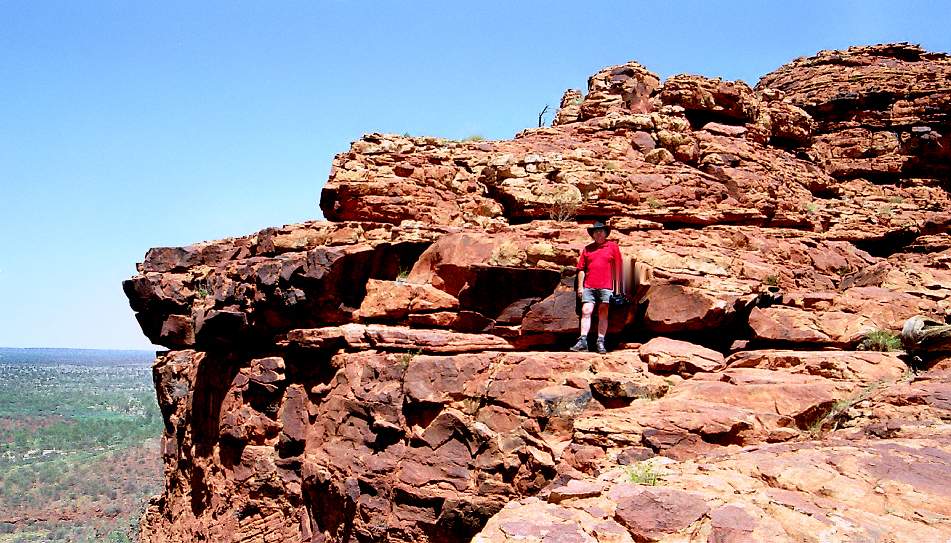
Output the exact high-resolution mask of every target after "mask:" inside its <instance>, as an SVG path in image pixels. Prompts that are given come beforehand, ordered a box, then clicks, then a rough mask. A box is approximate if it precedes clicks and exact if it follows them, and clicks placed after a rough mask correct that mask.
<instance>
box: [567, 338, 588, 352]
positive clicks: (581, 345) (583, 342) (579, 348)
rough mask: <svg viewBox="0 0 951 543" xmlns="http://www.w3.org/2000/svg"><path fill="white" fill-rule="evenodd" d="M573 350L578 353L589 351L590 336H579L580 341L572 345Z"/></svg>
mask: <svg viewBox="0 0 951 543" xmlns="http://www.w3.org/2000/svg"><path fill="white" fill-rule="evenodd" d="M571 350H572V351H574V352H576V353H586V352H588V338H583V337H581V338H578V343H575V344H574V345H572V347H571Z"/></svg>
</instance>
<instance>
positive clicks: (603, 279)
mask: <svg viewBox="0 0 951 543" xmlns="http://www.w3.org/2000/svg"><path fill="white" fill-rule="evenodd" d="M612 269H613V270H614V273H613V274H612V272H611V270H612ZM582 270H583V271H584V272H585V276H584V287H585V288H610V289H613V288H614V278H615V277H617V278H619V279H620V277H621V250H620V249H618V246H617V243H615V242H614V241H611V240H607V241H605V242H604V243H602V244H601V245H598V244H597V243H592V244H590V245H588V246H587V247H585V248H584V249H582V251H581V256H579V257H578V271H582Z"/></svg>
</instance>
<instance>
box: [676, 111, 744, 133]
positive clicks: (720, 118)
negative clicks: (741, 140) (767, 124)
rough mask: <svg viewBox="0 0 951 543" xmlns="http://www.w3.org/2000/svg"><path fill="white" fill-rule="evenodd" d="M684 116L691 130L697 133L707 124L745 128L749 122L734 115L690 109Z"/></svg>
mask: <svg viewBox="0 0 951 543" xmlns="http://www.w3.org/2000/svg"><path fill="white" fill-rule="evenodd" d="M684 115H685V116H686V117H687V121H688V122H689V123H690V128H691V129H693V130H694V131H695V132H696V131H698V130H702V129H703V127H704V125H706V124H707V123H717V124H727V125H732V126H743V125H745V124H746V122H747V121H746V120H744V119H738V118H736V116H734V115H728V114H724V113H720V112H717V111H710V110H701V109H688V110H686V111H685V112H684Z"/></svg>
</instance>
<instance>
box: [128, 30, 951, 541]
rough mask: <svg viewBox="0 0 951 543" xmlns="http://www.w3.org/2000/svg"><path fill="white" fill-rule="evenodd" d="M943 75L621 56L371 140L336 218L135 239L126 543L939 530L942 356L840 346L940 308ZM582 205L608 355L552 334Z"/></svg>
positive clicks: (947, 309) (947, 278) (842, 64)
mask: <svg viewBox="0 0 951 543" xmlns="http://www.w3.org/2000/svg"><path fill="white" fill-rule="evenodd" d="M948 67H949V63H948V61H947V57H946V56H944V55H942V54H936V53H928V52H926V51H923V50H921V49H920V48H917V47H916V46H910V45H907V44H898V45H888V46H873V47H860V48H852V49H849V50H847V51H838V52H821V53H819V54H818V55H817V56H815V57H812V58H809V59H798V60H796V61H794V62H792V63H790V64H788V65H786V66H784V67H782V68H780V69H779V70H777V71H776V72H774V73H772V74H769V75H767V76H765V77H764V78H763V79H762V80H761V81H760V83H759V84H758V85H757V86H756V87H755V88H751V87H749V86H748V85H747V84H745V83H744V82H742V81H732V82H731V81H723V80H720V79H711V78H706V77H701V76H692V75H678V76H674V77H671V78H669V79H668V80H667V81H661V79H660V78H659V77H658V76H656V75H655V74H653V73H651V72H650V71H649V70H648V69H647V68H645V67H643V66H641V65H640V64H638V63H636V62H631V63H628V64H624V65H620V66H613V67H609V68H605V69H604V70H601V71H599V72H598V73H597V74H595V75H594V76H592V77H591V78H590V80H589V82H588V92H587V93H586V94H585V95H582V94H581V93H580V92H578V91H569V92H567V93H566V94H565V97H564V98H563V100H562V103H561V109H560V111H559V112H558V114H557V115H556V117H555V122H554V126H552V127H550V128H548V127H544V128H537V129H530V130H526V131H523V132H522V133H520V134H518V135H517V136H516V137H515V138H514V139H512V140H508V141H466V142H458V141H449V140H442V139H438V138H426V137H404V136H394V135H384V134H370V135H367V136H364V137H363V138H362V139H361V140H359V141H357V142H354V143H353V144H352V146H351V148H350V149H349V150H348V151H347V152H344V153H341V154H340V155H338V156H337V157H336V158H335V159H334V165H333V169H332V171H331V174H330V179H329V180H328V182H327V185H326V186H325V188H324V190H323V192H322V195H321V208H322V209H323V211H324V214H325V216H326V217H327V219H328V220H327V221H314V222H308V223H304V224H296V225H287V226H283V227H280V228H268V229H265V230H262V231H260V232H258V233H255V234H251V235H248V236H245V237H240V238H233V239H226V240H220V241H214V242H204V243H199V244H196V245H192V246H188V247H177V248H156V249H152V250H150V251H149V252H148V253H147V254H146V257H145V259H144V261H143V262H142V263H141V264H139V266H138V274H137V275H136V276H135V277H133V278H131V279H129V280H127V281H126V282H125V283H124V284H123V288H124V290H125V292H126V295H127V296H128V298H129V301H130V305H131V307H132V309H133V310H134V311H135V314H136V318H137V319H138V321H139V323H140V325H141V327H142V330H143V332H144V333H145V335H146V336H147V337H148V338H149V339H150V340H151V341H153V342H154V343H156V344H158V345H162V346H165V347H166V348H168V349H169V350H168V351H165V352H162V353H160V354H159V356H158V358H157V360H156V364H155V366H154V375H155V383H156V389H157V393H158V399H159V404H160V406H161V408H162V414H163V417H164V420H165V432H164V437H163V442H162V443H163V446H162V454H163V460H164V463H165V476H166V485H165V490H164V492H163V494H162V496H160V497H158V498H156V499H155V500H154V501H153V502H152V504H151V505H150V507H149V509H148V511H147V512H146V515H145V516H144V517H143V519H142V533H143V541H149V542H160V541H162V542H165V541H168V542H173V541H174V542H185V541H197V540H205V541H249V542H250V541H262V542H263V541H302V542H303V541H407V542H408V541H414V542H415V541H433V542H436V541H466V540H470V539H472V540H477V541H551V540H563V541H855V540H875V539H876V538H879V536H880V534H882V533H890V534H898V535H900V536H901V538H902V539H913V538H917V539H918V540H923V541H929V540H934V539H935V538H936V537H937V534H942V533H947V532H948V531H949V530H951V522H949V520H948V519H949V518H951V512H949V508H951V505H949V504H951V501H949V499H948V495H947V492H945V491H944V490H943V488H944V487H943V486H942V485H941V484H940V481H943V479H944V478H946V477H947V475H948V474H947V471H948V469H949V466H951V463H949V461H948V458H949V457H948V455H949V454H951V438H949V435H951V434H949V432H948V426H947V423H948V421H949V420H951V400H949V398H951V385H949V382H951V381H949V373H948V368H949V367H951V362H949V359H947V355H946V353H944V352H943V351H942V350H940V349H935V350H928V349H922V350H921V352H920V353H916V354H918V356H920V358H913V357H912V356H909V355H906V354H905V353H902V352H870V351H864V350H860V349H866V348H869V347H871V346H875V345H878V346H880V347H881V348H883V349H887V348H892V347H894V348H897V347H898V339H897V332H898V331H899V330H901V328H902V326H903V325H904V323H905V322H906V321H907V320H908V319H909V318H911V317H916V316H918V319H919V320H915V321H909V322H927V323H929V326H935V325H940V323H942V322H945V321H946V319H947V318H948V316H949V315H951V286H949V285H951V232H949V228H951V226H949V225H951V205H949V204H951V202H949V195H948V188H949V185H948V183H949V179H951V176H949V172H948V170H947V158H948V157H947V156H946V154H945V153H946V149H948V148H949V147H948V144H949V143H951V142H948V141H946V139H947V134H948V133H949V126H948V122H947V117H948V113H949V112H951V97H949V94H948V90H947V87H948V85H947V82H946V81H945V79H947V77H948V73H949V71H948V70H949V68H948ZM890 138H891V139H890ZM594 219H602V220H608V221H609V224H610V225H611V226H612V227H613V230H614V232H613V233H612V238H613V239H615V240H616V241H617V242H618V244H619V246H620V248H621V251H622V254H623V255H624V257H625V270H626V273H625V275H626V277H627V281H626V282H625V287H626V289H627V290H628V292H630V293H632V294H633V298H634V302H635V303H633V304H630V305H628V306H619V307H612V308H611V313H610V317H609V320H610V329H609V336H608V339H609V346H610V347H611V348H612V352H610V353H609V354H608V355H604V356H599V355H596V354H594V353H568V352H565V350H566V348H567V346H568V345H570V344H571V342H572V341H573V340H574V339H575V338H576V334H577V326H578V316H577V315H578V313H577V311H578V309H579V308H578V306H577V305H578V304H577V298H576V295H575V275H576V271H575V269H574V265H575V262H576V260H577V254H578V251H579V249H580V248H581V247H583V246H584V244H586V243H587V242H588V238H587V235H586V233H585V231H584V228H583V224H585V223H587V222H588V221H591V220H594ZM635 270H637V273H634V272H635ZM645 270H650V273H647V272H646V271H645ZM635 276H636V277H638V278H639V279H638V281H637V282H634V281H633V280H632V279H631V278H633V277H635ZM912 328H914V327H912ZM912 332H914V330H911V331H910V332H908V333H907V334H906V335H909V334H911V333H912ZM909 337H910V336H909ZM906 343H907V342H906ZM909 344H910V343H909ZM942 357H943V358H942ZM915 371H917V373H915Z"/></svg>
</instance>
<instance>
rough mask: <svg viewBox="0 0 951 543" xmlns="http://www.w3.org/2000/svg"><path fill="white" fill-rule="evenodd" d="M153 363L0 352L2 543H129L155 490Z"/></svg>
mask: <svg viewBox="0 0 951 543" xmlns="http://www.w3.org/2000/svg"><path fill="white" fill-rule="evenodd" d="M153 357H154V353H152V352H150V351H105V350H102V351H100V350H87V349H9V348H0V543H14V542H17V543H19V542H27V541H30V542H39V541H43V542H47V541H49V542H93V541H95V542H100V541H109V542H125V541H135V540H137V523H138V517H139V515H140V514H141V512H142V510H143V508H144V506H145V504H146V502H147V500H148V497H149V496H151V495H154V494H158V493H159V491H160V489H161V481H162V473H161V470H162V467H161V461H160V457H159V450H158V438H159V436H160V435H161V433H162V422H161V420H162V418H161V414H160V412H159V408H158V405H157V403H156V401H155V390H154V388H153V385H152V375H151V366H150V365H151V361H152V359H153Z"/></svg>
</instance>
